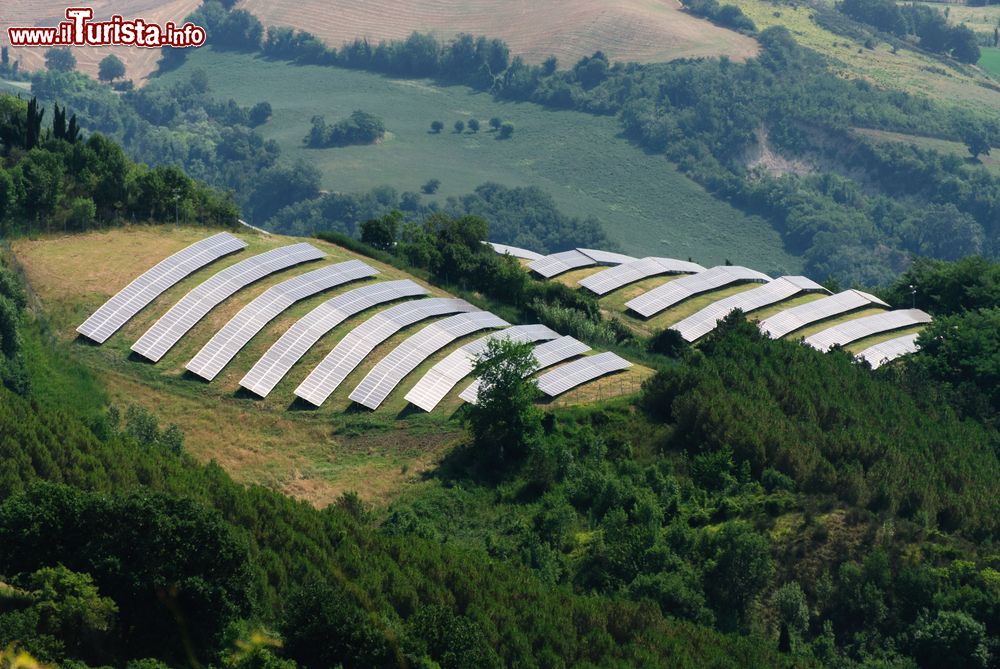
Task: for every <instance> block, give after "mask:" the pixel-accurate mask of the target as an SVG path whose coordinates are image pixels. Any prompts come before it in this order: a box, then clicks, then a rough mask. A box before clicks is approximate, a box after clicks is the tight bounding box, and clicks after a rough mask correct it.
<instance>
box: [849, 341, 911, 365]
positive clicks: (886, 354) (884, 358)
mask: <svg viewBox="0 0 1000 669" xmlns="http://www.w3.org/2000/svg"><path fill="white" fill-rule="evenodd" d="M919 336H920V333H919V332H915V333H913V334H908V335H903V336H902V337H896V338H895V339H890V340H888V341H884V342H882V343H880V344H875V345H874V346H869V347H868V348H866V349H865V350H863V351H861V353H858V355H857V357H858V358H859V359H861V360H864V361H866V362H867V363H868V364H869V365H871V368H872V369H878V368H879V367H881V366H882V365H884V364H885V363H887V362H891V361H892V360H895V359H896V358H898V357H900V356H903V355H907V354H908V353H916V352H917V350H918V349H919V348H920V347H919V346H917V337H919Z"/></svg>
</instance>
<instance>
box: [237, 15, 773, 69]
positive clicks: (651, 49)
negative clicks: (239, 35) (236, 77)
mask: <svg viewBox="0 0 1000 669" xmlns="http://www.w3.org/2000/svg"><path fill="white" fill-rule="evenodd" d="M237 7H239V8H241V9H248V10H250V11H251V12H253V13H254V14H256V15H257V16H258V17H259V18H260V20H261V22H263V24H264V25H265V26H269V25H288V26H293V27H295V28H300V29H302V30H308V31H309V32H311V33H313V34H315V35H316V36H318V37H320V38H321V39H323V40H324V41H325V42H326V43H327V44H329V45H330V46H335V47H336V46H340V44H341V43H343V42H345V41H347V40H353V39H354V38H355V37H367V38H369V39H370V40H372V41H375V42H377V41H379V40H382V39H399V38H403V37H406V36H407V35H409V34H410V33H411V32H413V31H414V30H419V31H420V32H431V33H434V34H435V35H437V36H439V37H445V38H447V37H451V36H454V35H455V34H457V33H460V32H465V33H472V34H477V35H487V36H489V37H497V38H500V39H502V40H504V41H505V42H507V44H508V45H510V49H511V52H512V53H514V54H515V55H519V56H521V57H523V58H524V59H525V60H526V61H528V62H531V63H540V62H541V61H543V60H544V59H545V58H547V57H548V56H550V55H555V56H556V57H557V58H559V60H560V62H561V63H562V65H563V66H566V65H569V64H570V63H572V62H574V61H576V60H577V59H579V58H580V57H582V56H589V55H590V54H592V53H594V52H595V51H597V50H601V51H604V52H605V53H606V54H607V55H608V56H609V57H610V58H611V59H612V60H622V61H638V62H644V63H648V62H661V61H667V60H672V59H674V58H697V57H701V56H719V55H727V56H730V57H731V58H734V59H736V60H743V59H744V58H746V57H747V56H751V55H753V54H755V53H756V51H757V45H756V43H755V42H754V41H753V40H752V39H751V38H749V37H745V36H743V35H740V34H739V33H736V32H733V31H730V30H726V29H724V28H719V27H717V26H714V25H712V24H711V23H709V22H708V21H704V20H702V19H698V18H695V17H693V16H691V15H689V14H687V13H685V12H682V11H681V4H680V2H678V1H677V0H655V1H650V0H615V1H614V2H607V1H606V0H547V1H546V2H532V1H531V0H513V1H503V0H412V1H410V2H400V1H399V0H367V1H366V2H353V1H352V0H329V1H327V2H318V1H316V0H306V2H291V1H289V0H277V1H272V0H242V1H241V2H240V3H239V4H238V5H237Z"/></svg>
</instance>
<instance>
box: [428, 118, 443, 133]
mask: <svg viewBox="0 0 1000 669" xmlns="http://www.w3.org/2000/svg"><path fill="white" fill-rule="evenodd" d="M442 130H444V123H442V122H441V121H431V132H433V133H434V134H435V135H436V134H438V133H439V132H441V131H442Z"/></svg>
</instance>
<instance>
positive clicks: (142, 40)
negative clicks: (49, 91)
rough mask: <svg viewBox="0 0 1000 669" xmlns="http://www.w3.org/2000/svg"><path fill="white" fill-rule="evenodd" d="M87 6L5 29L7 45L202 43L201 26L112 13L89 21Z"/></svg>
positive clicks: (156, 45) (153, 46) (91, 13)
mask: <svg viewBox="0 0 1000 669" xmlns="http://www.w3.org/2000/svg"><path fill="white" fill-rule="evenodd" d="M93 18H94V10H93V9H92V8H90V7H69V8H67V9H66V19H67V20H66V21H61V22H60V23H59V25H57V26H47V27H31V28H29V27H21V28H15V27H11V28H7V37H8V38H9V40H10V45H11V46H108V45H125V46H140V47H145V48H150V49H158V48H160V47H162V46H171V47H178V48H183V47H188V46H201V45H202V44H204V43H205V29H204V28H202V27H201V26H197V25H195V24H193V23H191V22H190V21H189V22H188V23H185V24H184V25H182V26H177V25H175V24H174V23H173V21H167V22H166V23H164V24H163V25H162V26H161V25H159V24H157V23H153V22H148V21H144V20H143V19H139V18H136V19H128V20H126V19H123V18H122V17H121V16H118V15H115V16H112V17H111V19H110V20H108V21H91V19H93Z"/></svg>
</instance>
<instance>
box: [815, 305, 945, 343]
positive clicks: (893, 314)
mask: <svg viewBox="0 0 1000 669" xmlns="http://www.w3.org/2000/svg"><path fill="white" fill-rule="evenodd" d="M930 322H931V317H930V316H929V315H928V314H926V313H924V312H923V311H921V310H920V309H897V310H896V311H887V312H885V313H881V314H875V315H873V316H866V317H864V318H856V319H854V320H853V321H847V322H846V323H840V324H838V325H834V326H832V327H828V328H827V329H825V330H823V331H822V332H817V333H816V334H814V335H812V336H810V337H806V338H805V340H804V341H805V342H806V343H807V344H809V345H810V346H812V347H813V348H817V349H819V350H820V351H829V350H830V349H831V348H832V347H834V346H843V345H845V344H850V343H851V342H852V341H857V340H859V339H863V338H865V337H870V336H871V335H877V334H879V333H881V332H889V331H890V330H898V329H900V328H906V327H910V326H913V325H922V324H924V323H930Z"/></svg>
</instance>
